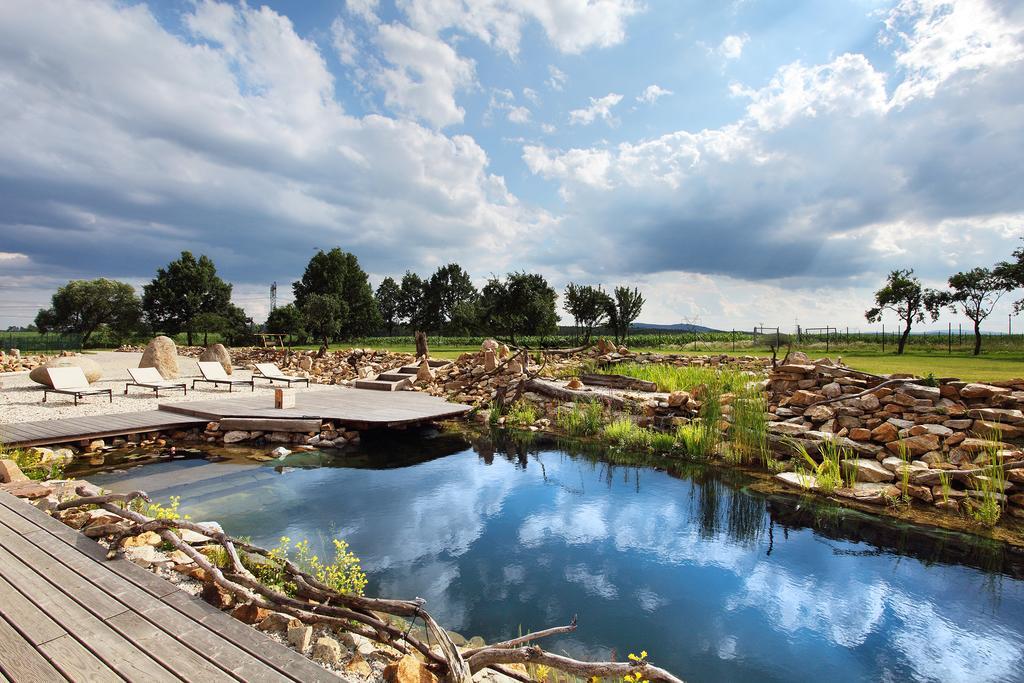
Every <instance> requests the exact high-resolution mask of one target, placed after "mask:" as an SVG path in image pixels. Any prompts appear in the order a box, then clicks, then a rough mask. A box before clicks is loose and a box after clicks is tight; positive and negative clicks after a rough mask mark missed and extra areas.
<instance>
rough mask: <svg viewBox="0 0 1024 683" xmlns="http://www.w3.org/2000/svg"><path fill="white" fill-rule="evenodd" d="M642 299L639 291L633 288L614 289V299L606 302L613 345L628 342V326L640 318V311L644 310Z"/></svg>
mask: <svg viewBox="0 0 1024 683" xmlns="http://www.w3.org/2000/svg"><path fill="white" fill-rule="evenodd" d="M644 303H645V301H644V297H643V295H642V294H641V293H640V290H639V289H637V288H636V287H634V288H633V289H630V288H629V287H616V288H615V299H614V300H611V299H609V301H608V304H607V305H608V310H607V314H608V324H609V325H611V327H612V331H613V332H614V333H615V343H616V344H618V343H619V341H620V340H621V341H622V343H626V342H627V341H628V340H629V326H630V325H632V324H633V323H634V322H635V321H636V319H637V318H639V317H640V311H642V310H643V308H644Z"/></svg>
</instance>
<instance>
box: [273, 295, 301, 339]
mask: <svg viewBox="0 0 1024 683" xmlns="http://www.w3.org/2000/svg"><path fill="white" fill-rule="evenodd" d="M267 332H272V333H274V334H287V335H291V338H292V339H295V340H296V341H298V342H299V343H300V344H304V343H305V342H306V339H307V338H308V337H309V332H307V331H306V321H305V319H304V318H303V316H302V311H300V310H299V308H298V307H297V306H296V305H295V304H288V305H286V306H278V307H277V308H275V309H274V310H272V311H271V312H270V315H269V316H268V317H267Z"/></svg>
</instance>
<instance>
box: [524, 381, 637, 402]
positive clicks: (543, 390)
mask: <svg viewBox="0 0 1024 683" xmlns="http://www.w3.org/2000/svg"><path fill="white" fill-rule="evenodd" d="M523 385H524V388H525V391H532V392H534V393H536V394H540V395H541V396H548V397H550V398H555V399H558V400H559V401H598V402H600V403H603V404H605V405H606V406H608V407H609V408H612V409H614V410H622V409H624V408H625V407H626V401H625V400H624V399H622V398H620V397H618V396H612V395H610V394H603V393H600V392H596V391H594V392H591V391H576V390H574V389H567V388H566V387H562V386H559V385H557V384H553V383H550V382H545V381H543V380H540V379H530V380H527V381H526V382H523Z"/></svg>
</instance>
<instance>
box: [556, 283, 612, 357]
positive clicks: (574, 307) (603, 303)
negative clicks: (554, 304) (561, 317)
mask: <svg viewBox="0 0 1024 683" xmlns="http://www.w3.org/2000/svg"><path fill="white" fill-rule="evenodd" d="M612 305H613V301H612V298H611V297H610V296H608V294H607V293H606V292H605V291H604V290H603V289H601V288H600V287H591V286H590V285H577V284H574V283H572V282H570V283H569V286H568V287H566V288H565V310H566V312H568V313H569V315H571V316H572V318H573V320H574V321H575V323H576V327H580V326H582V327H583V333H584V337H583V343H584V344H589V343H590V335H591V334H593V332H594V328H595V327H598V326H600V325H603V324H604V323H605V322H607V321H608V310H609V308H610V307H611V306H612Z"/></svg>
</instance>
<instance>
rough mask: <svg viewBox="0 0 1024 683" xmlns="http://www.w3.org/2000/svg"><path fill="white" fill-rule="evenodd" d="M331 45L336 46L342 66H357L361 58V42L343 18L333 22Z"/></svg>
mask: <svg viewBox="0 0 1024 683" xmlns="http://www.w3.org/2000/svg"><path fill="white" fill-rule="evenodd" d="M331 45H333V46H334V50H335V51H336V52H337V53H338V59H339V60H341V63H342V64H346V65H348V66H355V65H356V63H357V58H358V57H359V42H358V39H357V38H356V34H355V31H353V30H352V29H351V28H349V27H348V26H347V25H346V24H345V22H344V21H342V19H341V17H338V18H336V19H335V20H334V21H333V22H331Z"/></svg>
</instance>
